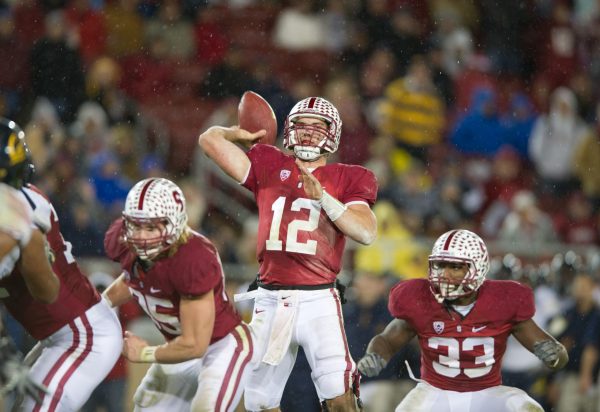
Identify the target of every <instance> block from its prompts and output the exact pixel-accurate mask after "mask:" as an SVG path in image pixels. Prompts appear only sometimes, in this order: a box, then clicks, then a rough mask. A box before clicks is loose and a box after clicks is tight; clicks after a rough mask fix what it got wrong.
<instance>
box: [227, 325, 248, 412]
mask: <svg viewBox="0 0 600 412" xmlns="http://www.w3.org/2000/svg"><path fill="white" fill-rule="evenodd" d="M242 329H244V333H245V335H246V339H248V354H247V355H246V358H245V359H244V360H243V361H242V366H240V371H239V373H238V375H237V377H236V378H235V384H234V386H233V392H232V393H231V398H230V399H229V402H228V403H227V409H226V410H229V408H230V406H231V402H233V398H234V397H235V393H236V392H237V388H238V386H239V385H240V381H241V380H242V376H243V375H244V370H245V369H246V365H247V364H248V362H250V360H251V359H252V355H253V353H254V346H253V345H254V344H253V342H252V335H251V333H250V328H248V325H246V324H245V323H242Z"/></svg>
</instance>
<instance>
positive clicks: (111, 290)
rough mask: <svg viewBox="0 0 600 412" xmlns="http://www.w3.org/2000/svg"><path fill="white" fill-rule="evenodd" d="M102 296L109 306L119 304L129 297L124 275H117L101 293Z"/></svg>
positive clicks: (129, 292) (126, 300)
mask: <svg viewBox="0 0 600 412" xmlns="http://www.w3.org/2000/svg"><path fill="white" fill-rule="evenodd" d="M102 297H103V298H104V299H105V300H106V301H107V302H108V304H109V305H110V306H111V307H117V306H121V305H122V304H124V303H126V302H128V301H129V300H130V299H131V298H132V295H131V291H130V290H129V286H127V284H126V283H125V275H121V276H119V277H118V278H117V279H116V280H115V281H114V282H113V283H111V284H110V286H109V287H108V288H106V290H105V291H104V293H103V294H102Z"/></svg>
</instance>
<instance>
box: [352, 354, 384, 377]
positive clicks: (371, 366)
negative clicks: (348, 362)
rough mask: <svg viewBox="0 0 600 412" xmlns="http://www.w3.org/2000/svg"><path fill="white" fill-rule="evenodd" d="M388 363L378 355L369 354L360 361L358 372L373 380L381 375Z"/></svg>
mask: <svg viewBox="0 0 600 412" xmlns="http://www.w3.org/2000/svg"><path fill="white" fill-rule="evenodd" d="M385 365H387V362H386V361H385V359H383V358H382V357H381V355H379V354H378V353H374V352H371V353H367V354H366V355H365V356H363V357H362V359H361V360H359V361H358V365H357V366H358V370H359V371H360V373H362V374H363V375H365V376H367V377H369V378H372V377H373V376H377V375H379V374H380V373H381V371H382V370H383V368H385Z"/></svg>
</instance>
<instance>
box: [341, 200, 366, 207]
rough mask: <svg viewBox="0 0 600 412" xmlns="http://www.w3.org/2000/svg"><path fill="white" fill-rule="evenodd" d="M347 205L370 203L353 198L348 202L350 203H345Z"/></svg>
mask: <svg viewBox="0 0 600 412" xmlns="http://www.w3.org/2000/svg"><path fill="white" fill-rule="evenodd" d="M344 204H345V205H346V206H350V205H365V206H369V204H368V203H367V202H365V201H364V200H353V201H352V202H348V203H344Z"/></svg>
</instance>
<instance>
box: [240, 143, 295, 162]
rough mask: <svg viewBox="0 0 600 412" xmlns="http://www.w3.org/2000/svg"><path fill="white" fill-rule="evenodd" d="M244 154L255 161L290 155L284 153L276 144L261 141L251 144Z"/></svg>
mask: <svg viewBox="0 0 600 412" xmlns="http://www.w3.org/2000/svg"><path fill="white" fill-rule="evenodd" d="M246 154H247V155H248V157H250V158H251V159H253V160H256V161H262V160H265V159H269V160H272V159H277V158H281V159H283V158H288V157H290V155H286V154H285V153H283V152H282V151H281V150H279V148H277V147H276V146H272V145H269V144H261V143H258V144H255V145H254V146H252V147H251V148H250V150H248V152H247V153H246Z"/></svg>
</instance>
